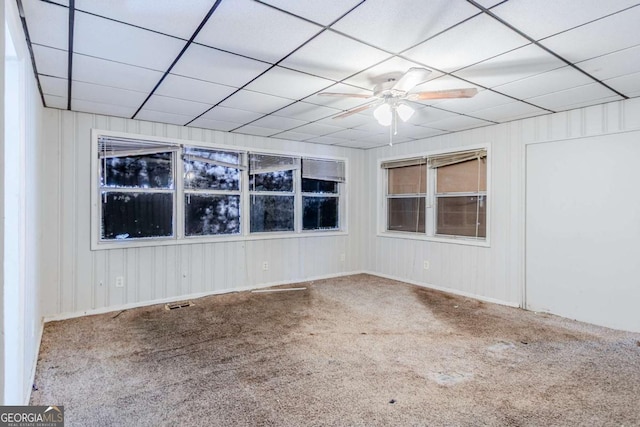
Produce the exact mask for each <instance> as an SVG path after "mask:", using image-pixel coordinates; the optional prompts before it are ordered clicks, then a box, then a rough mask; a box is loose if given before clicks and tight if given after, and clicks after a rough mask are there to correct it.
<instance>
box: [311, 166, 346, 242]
mask: <svg viewBox="0 0 640 427" xmlns="http://www.w3.org/2000/svg"><path fill="white" fill-rule="evenodd" d="M344 181H345V170H344V162H340V161H335V160H322V159H306V158H305V159H302V229H303V230H337V229H339V228H340V222H339V219H340V215H339V212H340V183H343V182H344Z"/></svg>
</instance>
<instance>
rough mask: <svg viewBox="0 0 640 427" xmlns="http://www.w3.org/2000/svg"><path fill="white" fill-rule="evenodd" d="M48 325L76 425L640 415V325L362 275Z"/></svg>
mask: <svg viewBox="0 0 640 427" xmlns="http://www.w3.org/2000/svg"><path fill="white" fill-rule="evenodd" d="M295 286H305V287H307V289H306V290H302V291H289V292H277V293H249V292H245V293H235V294H228V295H221V296H212V297H206V298H202V299H198V300H195V301H194V303H195V305H194V306H192V307H188V308H180V309H176V310H171V311H168V310H166V309H165V308H164V306H151V307H146V308H140V309H135V310H128V311H124V312H118V313H109V314H104V315H98V316H90V317H84V318H79V319H71V320H65V321H61V322H52V323H48V324H47V325H46V327H45V332H44V336H43V340H42V347H41V351H40V358H39V361H38V367H37V372H36V385H37V387H38V390H37V391H34V392H33V393H32V397H31V404H34V405H50V404H57V405H64V406H65V415H66V425H67V426H160V425H166V426H469V425H472V426H480V425H491V426H529V425H531V426H605V425H611V426H622V425H624V426H631V425H640V334H631V333H623V332H618V331H613V330H609V329H605V328H599V327H594V326H591V325H586V324H582V323H578V322H574V321H569V320H566V319H562V318H559V317H555V316H549V315H540V314H535V313H532V312H527V311H523V310H519V309H513V308H508V307H503V306H497V305H493V304H487V303H482V302H478V301H476V300H472V299H468V298H462V297H457V296H452V295H448V294H444V293H440V292H435V291H431V290H426V289H423V288H419V287H415V286H412V285H407V284H403V283H400V282H395V281H391V280H386V279H381V278H378V277H375V276H369V275H357V276H349V277H343V278H338V279H330V280H323V281H316V282H310V283H303V284H298V285H295Z"/></svg>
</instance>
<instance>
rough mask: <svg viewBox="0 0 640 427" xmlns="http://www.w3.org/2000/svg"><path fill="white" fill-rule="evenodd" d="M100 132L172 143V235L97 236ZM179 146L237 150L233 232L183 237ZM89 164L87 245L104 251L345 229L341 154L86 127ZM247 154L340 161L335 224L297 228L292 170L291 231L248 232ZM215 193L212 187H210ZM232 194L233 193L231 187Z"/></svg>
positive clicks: (298, 203) (298, 207)
mask: <svg viewBox="0 0 640 427" xmlns="http://www.w3.org/2000/svg"><path fill="white" fill-rule="evenodd" d="M101 136H106V137H112V138H122V139H130V140H137V141H140V142H155V143H159V144H166V145H169V146H176V147H178V151H177V152H174V153H173V156H174V164H173V169H174V192H175V195H174V206H173V209H174V210H173V217H174V218H173V221H174V224H173V227H174V228H173V230H174V236H172V237H148V238H133V239H123V240H115V239H114V240H101V231H100V227H101V216H100V215H101V213H100V210H101V204H100V203H101V200H100V187H101V185H100V165H99V158H98V155H99V153H98V138H99V137H101ZM182 147H193V148H201V149H203V150H214V151H216V150H219V151H228V152H237V153H240V154H241V155H242V156H243V157H242V159H243V160H242V162H243V163H244V164H243V167H244V169H243V170H241V171H240V189H239V193H240V206H241V214H240V233H239V234H217V235H216V234H214V235H203V236H185V231H186V230H185V205H184V203H185V197H186V194H187V193H186V192H185V188H184V179H183V177H184V162H183V161H182V154H183V152H182ZM90 152H91V164H90V176H91V183H90V187H91V191H90V196H91V198H90V200H91V203H90V204H91V206H90V217H91V219H90V227H91V233H90V235H91V250H108V249H126V248H139V247H153V246H172V245H183V244H202V243H220V242H234V241H250V240H268V239H287V238H298V237H313V236H317V237H328V236H344V235H347V234H348V233H349V230H348V224H349V217H348V214H349V212H348V210H347V197H348V189H349V186H348V176H349V161H348V159H347V158H346V157H339V156H323V155H316V154H313V155H308V154H306V153H300V152H291V151H278V150H269V149H256V148H253V147H243V146H236V145H234V146H229V145H223V144H214V143H210V142H206V141H194V140H183V139H178V138H166V137H154V136H149V135H141V134H131V133H126V132H118V131H109V130H102V129H96V128H93V129H91V146H90ZM250 153H257V154H265V155H274V156H287V157H298V158H301V159H304V158H312V159H324V160H332V161H340V162H343V163H344V169H345V177H347V179H346V180H345V182H341V183H339V185H338V187H339V193H340V198H339V207H338V218H339V219H338V221H339V228H338V229H332V230H322V229H318V230H302V215H303V212H302V191H301V184H302V176H301V172H300V171H294V172H295V173H294V181H295V186H294V194H295V199H294V231H278V232H259V233H256V232H254V233H251V232H250V222H249V220H250V215H251V212H250V200H249V199H250V188H249V168H248V156H249V155H250ZM212 191H213V192H215V191H214V190H212ZM236 193H237V192H236Z"/></svg>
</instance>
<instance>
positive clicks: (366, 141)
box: [351, 128, 442, 148]
mask: <svg viewBox="0 0 640 427" xmlns="http://www.w3.org/2000/svg"><path fill="white" fill-rule="evenodd" d="M441 133H442V132H441ZM412 140H413V138H410V137H409V136H407V135H403V134H402V133H401V132H400V131H398V133H397V134H396V135H391V134H389V131H388V128H387V132H383V133H376V134H369V135H367V136H365V137H364V138H359V139H356V140H354V142H355V144H353V145H351V147H353V148H371V147H373V146H376V147H379V146H384V145H389V144H402V143H403V142H409V141H412Z"/></svg>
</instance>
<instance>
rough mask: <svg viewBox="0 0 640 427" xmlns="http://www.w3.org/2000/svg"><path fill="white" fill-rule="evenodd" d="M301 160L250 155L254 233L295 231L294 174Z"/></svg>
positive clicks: (251, 208) (252, 229)
mask: <svg viewBox="0 0 640 427" xmlns="http://www.w3.org/2000/svg"><path fill="white" fill-rule="evenodd" d="M298 169H300V159H299V158H296V157H288V156H274V155H267V154H255V153H251V155H250V158H249V188H250V194H251V206H250V208H249V209H250V211H251V219H250V227H251V232H252V233H260V232H266V231H293V230H294V229H295V215H294V205H295V174H294V171H295V170H298Z"/></svg>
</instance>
